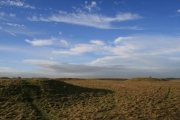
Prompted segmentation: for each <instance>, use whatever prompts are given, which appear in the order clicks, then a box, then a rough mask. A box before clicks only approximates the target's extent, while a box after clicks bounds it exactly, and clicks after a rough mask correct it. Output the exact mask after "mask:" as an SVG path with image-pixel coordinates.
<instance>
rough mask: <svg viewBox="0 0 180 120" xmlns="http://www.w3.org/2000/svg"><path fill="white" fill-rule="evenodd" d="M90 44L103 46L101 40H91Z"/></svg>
mask: <svg viewBox="0 0 180 120" xmlns="http://www.w3.org/2000/svg"><path fill="white" fill-rule="evenodd" d="M90 43H92V44H95V45H104V42H103V41H101V40H91V41H90Z"/></svg>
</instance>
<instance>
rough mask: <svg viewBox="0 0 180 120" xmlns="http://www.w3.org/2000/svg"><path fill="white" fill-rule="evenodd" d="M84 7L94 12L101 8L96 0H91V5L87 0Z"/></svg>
mask: <svg viewBox="0 0 180 120" xmlns="http://www.w3.org/2000/svg"><path fill="white" fill-rule="evenodd" d="M84 9H86V10H88V11H89V12H93V11H95V10H100V8H99V7H98V6H97V3H96V2H95V1H91V4H90V5H88V2H87V1H85V6H84Z"/></svg>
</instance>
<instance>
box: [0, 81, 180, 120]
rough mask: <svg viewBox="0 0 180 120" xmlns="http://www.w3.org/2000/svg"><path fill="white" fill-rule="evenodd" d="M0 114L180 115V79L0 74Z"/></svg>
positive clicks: (135, 118) (95, 118)
mask: <svg viewBox="0 0 180 120" xmlns="http://www.w3.org/2000/svg"><path fill="white" fill-rule="evenodd" d="M0 119H1V120H26V119H28V120H180V80H168V81H167V80H160V79H154V78H146V79H145V78H134V79H129V80H124V79H119V80H118V79H111V80H110V79H47V78H31V79H25V78H22V79H7V78H2V79H0Z"/></svg>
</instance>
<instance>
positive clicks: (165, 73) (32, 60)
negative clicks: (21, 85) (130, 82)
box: [0, 0, 180, 78]
mask: <svg viewBox="0 0 180 120" xmlns="http://www.w3.org/2000/svg"><path fill="white" fill-rule="evenodd" d="M179 3H180V2H179V0H158V1H157V0H146V1H145V0H94V1H90V0H87V1H86V0H69V1H67V0H53V1H52V0H51V1H50V0H0V76H8V77H17V76H21V77H83V78H97V77H103V78H107V77H109V78H112V77H115V78H117V77H119V78H124V77H127V78H130V77H149V76H152V77H180V73H179V71H180V22H179V21H180V5H179Z"/></svg>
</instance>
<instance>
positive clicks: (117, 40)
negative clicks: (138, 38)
mask: <svg viewBox="0 0 180 120" xmlns="http://www.w3.org/2000/svg"><path fill="white" fill-rule="evenodd" d="M127 39H131V37H118V38H116V39H115V40H114V43H115V44H118V43H120V42H121V41H122V40H127Z"/></svg>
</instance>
